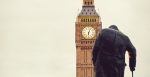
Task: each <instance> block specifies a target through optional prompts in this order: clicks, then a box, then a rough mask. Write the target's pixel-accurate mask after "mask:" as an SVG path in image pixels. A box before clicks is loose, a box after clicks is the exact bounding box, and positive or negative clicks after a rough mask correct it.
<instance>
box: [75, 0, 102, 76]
mask: <svg viewBox="0 0 150 77" xmlns="http://www.w3.org/2000/svg"><path fill="white" fill-rule="evenodd" d="M75 24H76V25H75V28H76V30H75V31H76V32H75V42H76V77H94V69H93V63H92V48H93V45H94V43H95V40H96V37H97V35H98V33H99V31H100V30H101V28H102V22H101V19H100V16H99V15H98V13H97V12H96V10H95V6H94V0H83V6H82V10H81V12H80V13H79V15H78V16H77V19H76V23H75Z"/></svg>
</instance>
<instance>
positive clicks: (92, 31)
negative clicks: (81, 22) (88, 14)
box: [82, 27, 96, 39]
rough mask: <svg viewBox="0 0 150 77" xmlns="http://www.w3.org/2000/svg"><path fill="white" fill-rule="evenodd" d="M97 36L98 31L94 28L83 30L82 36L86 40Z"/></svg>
mask: <svg viewBox="0 0 150 77" xmlns="http://www.w3.org/2000/svg"><path fill="white" fill-rule="evenodd" d="M95 35H96V31H95V29H94V28H93V27H85V28H83V30H82V36H83V37H84V38H85V39H92V38H93V37H94V36H95Z"/></svg>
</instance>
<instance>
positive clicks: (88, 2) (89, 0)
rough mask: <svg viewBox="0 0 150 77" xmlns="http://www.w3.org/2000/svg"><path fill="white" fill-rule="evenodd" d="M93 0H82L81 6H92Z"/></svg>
mask: <svg viewBox="0 0 150 77" xmlns="http://www.w3.org/2000/svg"><path fill="white" fill-rule="evenodd" d="M93 5H94V0H83V6H93Z"/></svg>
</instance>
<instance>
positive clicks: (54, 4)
mask: <svg viewBox="0 0 150 77" xmlns="http://www.w3.org/2000/svg"><path fill="white" fill-rule="evenodd" d="M81 9H82V0H0V77H60V76H61V77H76V49H75V21H76V17H77V15H78V13H79V12H80V11H81ZM95 9H96V10H97V12H98V13H99V15H100V16H101V21H102V26H103V28H106V27H108V26H110V25H112V24H115V25H117V26H118V27H119V29H120V31H122V32H123V33H125V34H126V35H128V36H129V38H130V40H131V41H132V43H133V44H134V46H135V47H136V49H137V66H136V71H135V72H134V76H135V77H149V76H150V74H149V69H150V67H149V65H150V56H149V54H150V47H149V46H150V35H149V33H150V26H149V25H150V22H149V20H150V1H149V0H95ZM126 63H127V64H128V55H126ZM125 77H131V72H130V70H129V67H128V66H126V69H125Z"/></svg>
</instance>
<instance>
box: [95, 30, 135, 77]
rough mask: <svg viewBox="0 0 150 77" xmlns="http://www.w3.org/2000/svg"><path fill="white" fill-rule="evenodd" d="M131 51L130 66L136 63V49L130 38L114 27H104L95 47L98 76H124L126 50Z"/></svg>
mask: <svg viewBox="0 0 150 77" xmlns="http://www.w3.org/2000/svg"><path fill="white" fill-rule="evenodd" d="M126 50H127V51H128V53H129V66H130V67H135V65H136V49H135V47H134V46H133V45H132V43H131V42H130V40H129V38H128V37H127V36H126V35H124V34H123V33H121V32H119V31H117V30H113V29H109V28H108V29H103V30H102V31H101V33H100V34H99V36H98V38H97V39H96V42H95V45H94V48H93V52H92V54H93V58H92V60H93V64H94V68H95V72H96V77H124V68H125V65H126V64H125V52H126Z"/></svg>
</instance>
